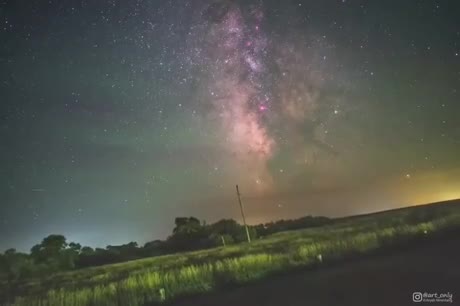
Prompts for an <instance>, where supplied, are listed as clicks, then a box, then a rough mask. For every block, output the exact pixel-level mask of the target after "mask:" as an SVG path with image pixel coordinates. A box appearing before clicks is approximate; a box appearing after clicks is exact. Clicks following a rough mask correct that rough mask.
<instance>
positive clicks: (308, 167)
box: [0, 0, 460, 250]
mask: <svg viewBox="0 0 460 306" xmlns="http://www.w3.org/2000/svg"><path fill="white" fill-rule="evenodd" d="M459 16H460V2H459V1H455V0H451V1H447V0H446V1H351V0H346V1H345V0H336V1H324V0H322V1H275V0H267V1H246V0H245V1H230V0H228V1H227V0H225V1H224V0H222V1H211V0H193V1H192V0H184V1H181V0H174V1H173V0H170V1H163V0H158V1H141V0H137V1H134V0H133V1H115V0H110V1H107V0H104V1H103V0H98V1H89V0H87V1H83V0H80V1H74V0H67V1H62V0H54V1H43V0H40V1H25V0H23V1H18V0H11V1H4V0H3V1H0V38H1V45H0V137H1V138H0V139H1V143H0V160H1V168H0V250H4V249H6V248H9V247H16V248H18V249H20V250H28V249H29V248H30V247H31V246H32V245H33V244H35V243H37V242H39V241H41V239H42V238H43V237H45V236H46V235H48V234H51V233H55V234H64V235H65V236H66V237H67V238H68V239H69V240H71V241H76V242H80V243H82V244H84V245H90V246H93V247H94V246H106V245H108V244H121V243H127V242H129V241H138V242H139V243H140V244H142V243H144V242H146V241H150V240H154V239H164V238H166V236H167V235H168V234H169V233H170V232H171V230H172V228H173V224H174V218H175V217H176V216H191V215H193V216H196V217H198V218H199V219H204V220H207V222H208V223H209V222H213V221H216V220H218V219H221V218H235V219H236V220H238V221H240V219H241V218H240V215H239V207H238V204H237V200H236V194H235V184H239V186H240V190H241V192H242V195H243V202H244V204H245V206H246V213H247V219H248V221H249V223H252V224H254V223H261V222H266V221H269V220H274V219H281V218H292V217H301V216H304V215H308V214H312V215H326V216H341V215H348V214H357V213H365V212H371V211H376V210H383V209H390V208H395V207H401V206H408V205H414V204H420V203H427V202H433V201H438V200H446V199H452V198H459V197H460V122H459V121H460V21H459Z"/></svg>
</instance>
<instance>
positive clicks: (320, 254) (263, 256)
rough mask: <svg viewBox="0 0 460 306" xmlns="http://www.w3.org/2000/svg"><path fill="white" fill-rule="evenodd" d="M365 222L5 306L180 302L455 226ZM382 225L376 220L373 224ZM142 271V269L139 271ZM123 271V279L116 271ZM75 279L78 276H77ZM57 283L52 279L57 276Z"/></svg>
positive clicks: (161, 263) (193, 256)
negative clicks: (55, 279) (221, 288)
mask: <svg viewBox="0 0 460 306" xmlns="http://www.w3.org/2000/svg"><path fill="white" fill-rule="evenodd" d="M375 221H376V220H375V219H369V220H367V221H365V222H364V221H362V220H361V221H356V220H355V221H354V222H349V221H346V222H343V223H341V224H340V223H339V224H335V225H333V226H326V227H322V228H315V229H309V230H302V231H293V232H289V233H281V234H279V235H273V236H272V237H270V238H267V239H265V240H260V241H256V242H254V243H253V244H251V245H248V244H244V245H239V246H231V247H228V248H217V249H214V250H207V251H198V252H191V253H184V254H179V255H172V256H164V257H159V258H155V259H152V260H151V261H153V262H155V265H152V264H151V262H150V261H145V260H140V261H137V262H130V263H126V265H128V266H131V267H136V269H133V271H132V273H128V274H126V273H121V276H120V275H118V277H117V271H120V268H121V267H123V264H117V265H112V266H107V267H104V268H103V270H101V271H104V273H102V274H99V275H92V276H91V277H90V280H89V281H87V282H85V281H81V280H82V275H86V276H88V271H85V270H82V271H80V272H76V273H73V274H70V275H75V276H77V281H76V282H71V281H68V282H67V283H63V284H61V286H59V285H54V286H53V287H52V288H46V287H45V288H42V287H39V289H41V290H38V291H35V293H34V294H32V295H24V296H19V297H16V298H15V300H14V301H13V302H11V303H10V304H8V305H11V306H96V305H97V306H109V305H110V306H113V305H119V306H145V305H156V304H161V303H163V302H165V301H170V300H173V299H175V298H177V297H180V296H186V295H191V294H198V293H203V292H209V291H212V290H215V289H217V288H219V287H223V286H228V285H229V284H243V283H246V282H251V281H254V280H258V279H261V278H264V277H266V276H267V275H270V274H273V273H278V272H284V271H288V270H291V269H295V268H298V267H308V266H312V265H325V264H327V263H328V262H330V261H333V260H337V259H342V258H346V257H348V256H359V255H360V254H366V253H369V252H372V251H375V250H378V249H382V248H386V247H388V246H393V245H397V244H398V243H404V242H405V241H407V240H409V239H414V238H418V237H425V236H427V235H432V233H436V232H440V231H443V230H446V229H449V228H459V227H460V212H457V213H455V214H451V213H449V214H447V215H443V216H437V217H436V218H435V219H433V220H429V221H420V222H418V223H414V224H403V223H400V225H395V223H394V222H393V221H392V222H388V223H387V224H391V225H387V226H385V223H382V222H375ZM380 221H381V220H380ZM138 265H140V267H142V266H144V267H145V268H144V269H138ZM123 272H125V271H124V270H123ZM79 273H81V274H79ZM56 277H58V276H56Z"/></svg>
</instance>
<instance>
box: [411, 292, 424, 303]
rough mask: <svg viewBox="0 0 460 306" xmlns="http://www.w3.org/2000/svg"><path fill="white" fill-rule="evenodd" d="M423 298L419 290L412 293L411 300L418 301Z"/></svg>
mask: <svg viewBox="0 0 460 306" xmlns="http://www.w3.org/2000/svg"><path fill="white" fill-rule="evenodd" d="M422 300H423V295H422V293H421V292H414V293H412V301H414V302H416V303H419V302H421V301H422Z"/></svg>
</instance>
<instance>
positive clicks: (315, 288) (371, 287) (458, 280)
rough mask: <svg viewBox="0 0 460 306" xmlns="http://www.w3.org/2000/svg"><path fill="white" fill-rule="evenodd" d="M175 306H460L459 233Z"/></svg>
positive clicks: (195, 298)
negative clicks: (448, 298)
mask: <svg viewBox="0 0 460 306" xmlns="http://www.w3.org/2000/svg"><path fill="white" fill-rule="evenodd" d="M413 292H433V293H436V292H437V293H446V292H450V293H452V294H453V303H452V304H451V303H447V302H438V303H433V302H422V303H415V302H413V301H412V293H413ZM173 305H174V306H191V305H193V306H195V305H196V306H211V305H212V306H275V305H276V306H278V305H279V306H328V305H333V306H348V305H350V306H361V305H363V306H380V305H385V306H400V305H404V306H405V305H446V306H447V305H460V233H458V232H457V233H451V234H449V235H446V236H444V237H442V238H440V237H438V238H436V239H431V240H429V241H425V242H423V243H418V244H417V245H411V247H410V248H407V247H406V248H403V249H398V250H392V251H391V252H388V253H386V254H380V255H373V256H368V257H367V258H361V259H359V260H353V261H348V262H342V263H336V264H333V265H332V266H329V267H321V268H318V269H314V270H309V271H303V272H300V273H295V274H291V275H283V276H278V277H274V278H271V279H269V280H265V281H260V282H258V283H254V284H249V285H246V286H244V287H240V288H234V289H228V290H227V291H221V292H217V293H214V294H211V295H206V296H199V297H192V298H187V299H184V300H181V301H178V302H176V303H174V304H173Z"/></svg>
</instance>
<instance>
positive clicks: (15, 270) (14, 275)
mask: <svg viewBox="0 0 460 306" xmlns="http://www.w3.org/2000/svg"><path fill="white" fill-rule="evenodd" d="M330 221H331V220H330V219H328V218H325V217H311V216H308V217H304V218H301V219H297V220H281V221H278V222H270V223H266V224H261V225H257V226H250V227H249V233H250V236H251V238H252V239H256V238H257V237H263V236H266V235H270V234H273V233H276V232H279V231H286V230H294V229H299V228H307V227H312V226H319V225H323V224H326V223H328V222H330ZM246 239H247V237H246V232H245V229H244V227H243V226H242V225H240V224H238V223H237V222H236V221H235V220H232V219H224V220H220V221H218V222H216V223H213V224H210V225H207V224H205V223H202V222H200V220H198V219H197V218H194V217H181V218H176V219H175V227H174V229H173V232H172V234H171V235H170V236H169V237H168V238H167V239H166V240H155V241H151V242H147V243H145V244H144V245H143V246H138V244H137V242H130V243H127V244H123V245H116V246H112V245H109V246H107V247H106V248H105V249H104V248H95V249H93V248H91V247H88V246H83V247H82V246H81V245H80V244H78V243H74V242H67V240H66V238H65V237H64V236H62V235H50V236H48V237H46V238H44V239H43V240H42V242H41V243H39V244H37V245H35V246H34V247H32V249H31V251H30V254H25V253H20V252H17V251H16V250H15V249H9V250H7V251H5V252H4V253H3V254H1V253H0V280H2V281H6V282H8V283H14V282H16V281H18V280H20V279H23V278H26V277H31V276H40V275H45V274H47V273H53V272H57V271H65V270H72V269H78V268H84V267H91V266H99V265H105V264H111V263H117V262H123V261H128V260H134V259H139V258H144V257H152V256H159V255H165V254H172V253H176V252H183V251H191V250H199V249H206V248H212V247H216V246H224V245H231V244H234V243H241V242H244V241H246Z"/></svg>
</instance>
